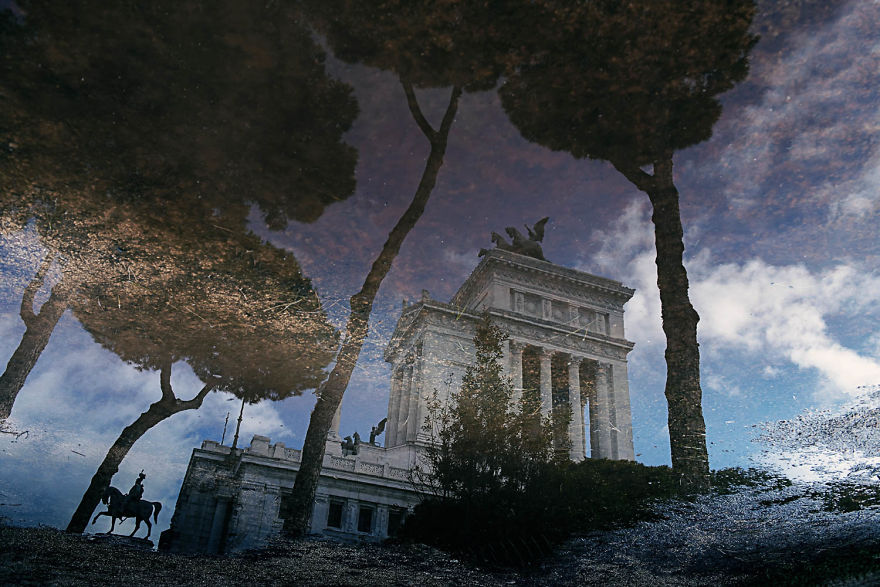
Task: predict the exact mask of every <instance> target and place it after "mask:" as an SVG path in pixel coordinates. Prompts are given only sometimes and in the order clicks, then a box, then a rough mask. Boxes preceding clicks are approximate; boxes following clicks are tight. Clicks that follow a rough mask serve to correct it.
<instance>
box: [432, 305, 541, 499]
mask: <svg viewBox="0 0 880 587" xmlns="http://www.w3.org/2000/svg"><path fill="white" fill-rule="evenodd" d="M506 338H507V337H506V335H505V334H504V333H503V332H502V331H501V330H500V329H499V328H498V327H497V326H495V325H494V324H492V323H491V321H490V320H489V319H488V317H486V318H484V319H483V320H482V322H480V324H479V325H478V326H477V331H476V335H475V337H474V346H475V347H476V359H475V362H474V364H472V365H471V366H469V367H468V368H467V371H466V372H465V375H464V377H462V382H461V388H460V389H459V390H457V391H453V392H452V393H451V394H450V395H449V400H448V402H446V403H445V404H444V403H442V402H441V401H440V399H439V397H438V394H435V396H434V398H433V400H432V401H431V402H430V403H429V405H428V416H427V418H426V421H425V430H426V431H428V432H429V434H431V436H432V438H433V439H434V442H433V443H432V445H431V446H429V448H428V449H427V452H426V461H427V465H428V472H429V475H430V481H432V482H433V484H434V486H435V488H436V490H437V491H438V492H439V493H440V494H441V495H442V496H443V497H445V498H453V499H457V500H460V501H464V502H474V501H481V500H483V499H484V498H492V499H503V498H504V496H506V495H511V493H519V492H521V491H523V489H524V488H525V487H526V486H528V484H529V481H530V480H531V479H532V478H533V477H534V475H535V474H536V473H537V471H538V470H539V468H540V466H541V465H543V464H545V463H547V462H548V461H549V459H550V457H551V454H552V448H551V447H552V443H551V440H550V421H549V418H545V417H542V415H541V410H540V398H537V397H532V396H531V395H529V394H524V396H523V398H522V401H521V402H520V404H519V405H518V406H517V405H513V403H512V397H513V385H512V383H511V381H510V378H509V377H507V376H505V375H504V374H503V373H502V368H501V357H502V350H501V349H502V345H503V343H504V340H505V339H506Z"/></svg>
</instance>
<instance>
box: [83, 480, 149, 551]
mask: <svg viewBox="0 0 880 587" xmlns="http://www.w3.org/2000/svg"><path fill="white" fill-rule="evenodd" d="M101 502H102V503H103V504H105V505H106V506H107V511H106V512H100V513H99V514H98V515H97V516H95V519H94V520H92V524H94V523H95V522H97V521H98V518H100V517H101V516H109V517H110V519H111V524H110V530H108V531H107V534H110V533H111V532H113V528H115V527H116V520H122V521H125V519H126V518H134V519H135V521H136V523H135V525H134V530H132V532H131V534H129V536H134V534H135V532H137V531H138V528H140V527H141V522H146V523H147V535H146V536H145V537H144V538H145V539H146V538H149V537H150V532H151V531H152V530H153V525H152V524H151V523H150V514H152V515H153V521H154V522H158V521H159V512H160V511H161V510H162V504H161V503H159V502H158V501H146V500H143V499H139V500H137V502H135V503H132V504H129V503H127V502H128V499H127V498H126V497H125V495H123V493H122V492H121V491H119V490H118V489H116V488H115V487H112V486H111V487H108V488H107V489H105V490H104V495H102V496H101Z"/></svg>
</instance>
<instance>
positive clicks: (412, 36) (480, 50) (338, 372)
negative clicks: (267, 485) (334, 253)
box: [282, 0, 501, 535]
mask: <svg viewBox="0 0 880 587" xmlns="http://www.w3.org/2000/svg"><path fill="white" fill-rule="evenodd" d="M309 15H310V17H311V18H312V19H313V20H314V22H315V25H316V27H317V28H318V30H319V31H320V32H321V33H322V34H324V35H326V37H327V39H328V41H329V43H330V46H331V48H332V49H333V52H334V54H335V55H336V56H337V57H339V58H341V59H343V60H345V61H348V62H352V63H355V62H356V63H363V64H366V65H370V66H373V67H378V68H380V69H385V70H389V71H391V72H393V73H394V74H396V75H397V77H398V78H399V80H400V83H401V86H402V87H403V91H404V94H405V95H406V100H407V106H408V108H409V110H410V114H411V115H412V117H413V120H414V121H415V123H416V125H417V126H418V127H419V130H420V131H421V132H422V133H423V134H424V135H425V138H426V139H427V140H428V144H429V146H430V152H429V154H428V158H427V161H426V163H425V168H424V171H423V172H422V177H421V180H420V181H419V185H418V188H417V189H416V193H415V195H414V197H413V200H412V202H411V203H410V205H409V207H408V208H407V209H406V211H405V212H404V214H403V216H401V217H400V219H399V220H398V222H397V224H396V225H395V226H394V228H393V229H392V230H391V232H390V233H389V235H388V240H387V241H386V242H385V244H384V246H383V247H382V251H381V252H380V253H379V255H378V256H377V257H376V259H375V261H374V262H373V265H372V267H371V268H370V271H369V273H368V274H367V276H366V278H365V279H364V283H363V286H362V287H361V289H360V291H359V292H357V293H356V294H354V295H353V296H352V297H351V299H350V308H351V311H350V314H349V317H348V323H347V325H346V329H345V334H344V336H343V341H342V346H341V347H340V349H339V352H338V354H337V356H336V364H335V366H334V368H333V371H332V372H331V373H330V377H329V378H328V379H327V381H326V382H324V383H323V384H322V385H321V387H320V388H319V389H318V390H317V395H318V401H317V403H316V404H315V408H314V411H313V412H312V416H311V419H310V420H309V428H308V431H307V433H306V438H305V442H304V445H303V453H302V464H301V465H300V469H299V472H298V473H297V476H296V481H295V484H294V487H293V492H292V494H291V495H290V497H289V498H288V499H287V500H286V502H285V503H284V504H283V507H282V509H283V512H282V515H283V516H284V518H285V531H286V532H287V533H289V534H293V535H296V534H303V533H305V532H307V531H308V529H309V524H310V521H311V514H312V503H313V502H314V499H315V490H316V489H317V486H318V478H319V475H320V472H321V462H322V460H323V457H324V450H325V447H326V440H327V433H328V432H329V430H330V425H331V423H332V420H333V415H334V413H335V412H336V409H337V408H338V407H339V404H340V402H341V401H342V396H343V394H344V393H345V389H346V387H347V386H348V382H349V380H350V379H351V374H352V372H353V371H354V367H355V365H356V363H357V360H358V357H359V355H360V352H361V348H362V347H363V343H364V340H365V339H366V336H367V332H368V326H369V319H370V313H371V311H372V307H373V302H374V300H375V298H376V294H377V293H378V291H379V287H380V286H381V285H382V281H383V280H384V279H385V276H386V275H387V274H388V271H389V270H390V269H391V264H392V262H393V261H394V259H395V257H396V256H397V253H398V252H399V251H400V247H401V245H402V244H403V241H404V239H405V238H406V236H407V235H408V234H409V232H410V230H412V228H413V227H414V226H415V225H416V223H417V222H418V220H419V218H420V217H421V215H422V213H423V212H424V210H425V206H426V205H427V203H428V199H429V198H430V196H431V193H432V192H433V189H434V185H435V183H436V181H437V175H438V173H439V171H440V168H441V166H442V165H443V157H444V155H445V153H446V145H447V141H448V138H449V132H450V129H451V128H452V123H453V120H454V118H455V113H456V110H457V109H458V102H459V98H460V97H461V94H462V92H467V91H478V90H487V89H490V88H492V87H494V85H495V83H496V80H497V78H498V74H499V72H500V69H501V67H500V63H501V60H500V59H498V58H497V55H496V53H495V52H494V51H492V50H491V43H490V40H489V39H490V37H487V36H486V34H485V33H486V31H487V30H488V29H489V28H490V27H492V26H493V17H494V16H497V15H494V14H493V13H492V11H491V10H489V8H488V7H487V6H486V5H483V4H479V3H467V2H465V3H458V4H455V5H450V4H447V3H441V2H428V3H422V2H418V3H412V2H406V1H404V0H371V1H367V2H362V1H354V0H331V1H329V2H324V1H321V2H318V1H315V2H312V3H310V7H309ZM449 86H451V87H452V89H451V90H450V94H449V101H448V104H447V106H446V110H445V112H444V113H443V116H442V119H441V122H440V124H439V126H438V127H437V128H435V127H434V126H432V125H431V123H430V122H429V121H428V118H427V116H426V115H425V113H424V112H423V110H422V108H421V106H420V104H419V101H418V97H417V95H416V91H415V89H416V88H440V87H449Z"/></svg>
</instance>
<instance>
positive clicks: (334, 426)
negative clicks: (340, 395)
mask: <svg viewBox="0 0 880 587" xmlns="http://www.w3.org/2000/svg"><path fill="white" fill-rule="evenodd" d="M341 421H342V401H340V402H339V405H338V406H336V412H335V413H334V414H333V420H332V421H331V422H330V434H328V435H327V437H328V440H339V439H340V438H341V437H340V436H339V423H340V422H341Z"/></svg>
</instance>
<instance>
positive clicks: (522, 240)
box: [480, 217, 550, 261]
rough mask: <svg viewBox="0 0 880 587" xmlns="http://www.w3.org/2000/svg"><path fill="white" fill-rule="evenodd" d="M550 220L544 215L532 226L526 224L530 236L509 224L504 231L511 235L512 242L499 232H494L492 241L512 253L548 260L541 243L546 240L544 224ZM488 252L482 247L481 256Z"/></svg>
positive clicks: (497, 246) (496, 245)
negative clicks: (524, 234)
mask: <svg viewBox="0 0 880 587" xmlns="http://www.w3.org/2000/svg"><path fill="white" fill-rule="evenodd" d="M548 220H550V218H549V217H544V218H542V219H541V220H539V221H538V222H536V223H535V225H534V226H533V227H531V228H529V227H528V226H525V229H526V232H527V233H528V235H529V236H528V238H526V237H525V236H523V234H522V233H521V232H520V231H519V230H517V229H516V228H514V227H513V226H508V227H507V228H505V229H504V231H505V232H506V233H507V236H509V237H510V239H511V242H510V243H508V242H507V241H506V240H505V239H504V237H503V236H501V235H500V234H498V233H497V232H493V233H492V242H493V243H495V247H496V248H498V249H501V250H502V251H510V252H511V253H518V254H520V255H525V256H527V257H533V258H535V259H540V260H541V261H546V260H547V259H545V258H544V251H543V249H541V245H540V243H541V241H543V240H544V226H545V225H546V224H547V221H548ZM488 252H489V250H488V249H480V256H481V257H482V256H483V255H485V254H487V253H488Z"/></svg>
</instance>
